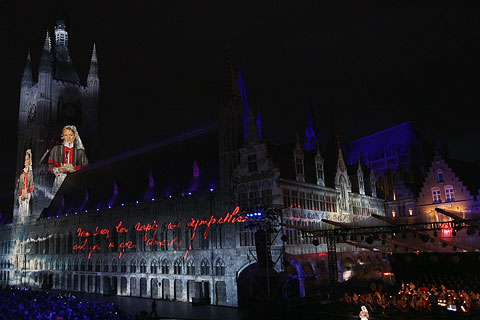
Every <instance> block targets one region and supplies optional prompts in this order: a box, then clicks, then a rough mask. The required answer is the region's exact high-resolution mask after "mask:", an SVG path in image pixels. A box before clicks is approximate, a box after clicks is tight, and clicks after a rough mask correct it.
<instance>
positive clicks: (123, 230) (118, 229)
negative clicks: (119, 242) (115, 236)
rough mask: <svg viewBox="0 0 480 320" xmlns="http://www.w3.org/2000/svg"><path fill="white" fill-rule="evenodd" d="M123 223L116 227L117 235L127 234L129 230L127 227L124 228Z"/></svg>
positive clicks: (120, 222)
mask: <svg viewBox="0 0 480 320" xmlns="http://www.w3.org/2000/svg"><path fill="white" fill-rule="evenodd" d="M122 223H123V222H122V221H119V222H118V224H117V225H116V226H115V229H116V230H117V233H127V232H128V229H127V228H125V227H122Z"/></svg>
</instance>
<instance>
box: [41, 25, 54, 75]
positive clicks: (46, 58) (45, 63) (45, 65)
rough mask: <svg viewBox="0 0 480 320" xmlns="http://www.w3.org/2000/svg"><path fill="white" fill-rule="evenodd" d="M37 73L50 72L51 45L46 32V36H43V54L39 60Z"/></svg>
mask: <svg viewBox="0 0 480 320" xmlns="http://www.w3.org/2000/svg"><path fill="white" fill-rule="evenodd" d="M39 71H40V72H45V73H50V72H52V44H51V40H50V34H49V33H48V30H47V35H46V36H45V43H44V44H43V53H42V57H41V59H40V68H39Z"/></svg>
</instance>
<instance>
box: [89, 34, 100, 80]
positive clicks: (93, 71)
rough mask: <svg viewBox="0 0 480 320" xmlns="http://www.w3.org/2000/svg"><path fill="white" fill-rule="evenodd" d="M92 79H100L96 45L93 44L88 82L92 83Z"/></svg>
mask: <svg viewBox="0 0 480 320" xmlns="http://www.w3.org/2000/svg"><path fill="white" fill-rule="evenodd" d="M92 78H98V60H97V49H96V46H95V43H94V44H93V51H92V59H91V60H90V69H89V70H88V78H87V81H91V79H92Z"/></svg>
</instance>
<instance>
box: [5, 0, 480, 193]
mask: <svg viewBox="0 0 480 320" xmlns="http://www.w3.org/2000/svg"><path fill="white" fill-rule="evenodd" d="M62 6H63V7H65V9H66V12H67V15H68V21H67V29H68V31H69V48H70V53H71V57H72V59H73V61H74V62H75V65H76V67H77V71H78V74H79V76H80V79H81V81H82V82H83V83H85V81H86V76H87V72H88V66H89V60H90V55H91V50H92V45H93V42H96V45H97V53H98V58H99V67H100V77H101V78H100V81H101V82H100V85H101V90H102V91H101V98H100V133H101V135H102V141H99V143H102V145H103V150H104V155H105V156H111V155H115V154H117V153H120V152H124V151H126V150H129V149H133V148H137V147H140V146H144V145H147V144H150V143H152V142H155V141H157V140H159V139H161V138H164V137H168V136H171V135H174V134H177V133H179V132H183V131H185V130H189V129H193V128H197V127H199V126H202V125H204V124H206V123H212V122H214V121H215V118H216V114H217V108H218V105H219V102H220V101H221V96H222V89H223V79H224V76H223V53H224V48H225V42H226V41H225V39H226V35H227V34H230V36H231V38H232V47H233V53H234V57H235V58H236V59H237V60H239V62H241V64H242V66H243V71H244V76H245V81H246V86H247V93H248V96H249V101H250V104H251V105H252V106H255V107H259V108H260V109H261V111H262V117H263V121H264V131H265V136H266V137H267V138H270V139H271V140H274V141H286V140H290V141H291V140H294V139H295V132H303V130H304V129H303V128H304V126H305V123H306V115H305V113H306V96H307V93H308V92H310V94H311V96H312V101H313V106H314V112H315V114H316V118H317V119H316V120H317V123H318V125H319V126H320V131H321V134H322V136H323V137H324V138H323V139H324V140H325V133H326V129H327V126H328V121H327V119H328V110H329V108H332V109H333V110H334V112H335V114H336V117H337V122H338V126H339V128H340V133H341V136H342V139H343V141H344V142H347V141H349V140H352V139H355V138H359V137H362V136H364V135H367V134H371V133H374V132H376V131H379V130H383V129H386V128H388V127H390V126H393V125H396V124H399V123H402V122H405V121H408V120H410V121H412V123H413V124H414V125H415V126H416V127H417V128H418V129H419V130H420V131H421V132H422V133H424V135H425V136H427V137H428V138H436V139H444V140H446V141H447V142H448V143H449V147H450V150H451V154H452V156H454V157H456V158H460V159H465V160H480V148H479V143H478V141H480V130H479V129H478V119H479V118H478V116H476V115H475V111H478V108H479V106H480V104H479V100H480V99H479V93H478V92H480V90H479V88H478V87H479V80H478V79H479V74H480V68H479V64H478V59H479V57H480V55H479V53H480V45H479V44H480V19H479V12H480V10H479V9H480V8H479V7H480V4H479V1H468V2H464V1H441V0H438V1H404V0H402V1H386V0H381V1H380V0H378V1H368V0H364V1H358V0H351V1H320V0H302V1H298V0H291V1H290V0H266V1H258V0H243V1H238V0H221V1H198V0H193V1H192V0H176V1H172V0H138V1H131V2H124V1H115V2H114V1H107V0H101V1H98V0H96V1H91V0H84V1H69V2H64V3H62V2H60V1H37V0H35V1H34V0H26V1H15V0H0V42H1V43H2V45H1V48H2V49H1V50H0V64H1V66H0V67H1V70H2V72H1V76H0V79H1V82H2V84H1V86H0V97H1V100H0V101H1V102H0V135H1V139H0V147H1V150H2V152H1V155H2V157H1V159H2V160H1V163H0V179H1V181H2V182H1V186H4V185H7V191H8V190H9V189H8V188H10V187H8V184H9V183H10V182H8V183H6V181H11V184H13V179H14V176H15V174H14V162H15V159H14V156H15V148H16V128H17V127H16V125H17V117H18V103H19V91H20V79H21V75H22V72H23V69H24V63H25V57H26V54H27V50H28V48H30V49H31V51H32V60H33V67H34V74H36V72H37V70H38V62H39V59H40V54H41V49H42V46H43V41H44V38H45V31H46V29H47V28H49V29H50V30H52V29H53V26H54V23H55V19H56V17H57V15H58V12H59V9H60V7H62ZM3 190H5V188H3V189H0V193H2V191H3Z"/></svg>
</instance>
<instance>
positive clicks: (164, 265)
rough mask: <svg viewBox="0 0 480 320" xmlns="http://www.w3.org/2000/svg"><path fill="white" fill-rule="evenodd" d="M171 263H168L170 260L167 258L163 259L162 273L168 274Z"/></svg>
mask: <svg viewBox="0 0 480 320" xmlns="http://www.w3.org/2000/svg"><path fill="white" fill-rule="evenodd" d="M169 271H170V270H169V265H168V260H167V259H163V260H162V273H163V274H168V273H169Z"/></svg>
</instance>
